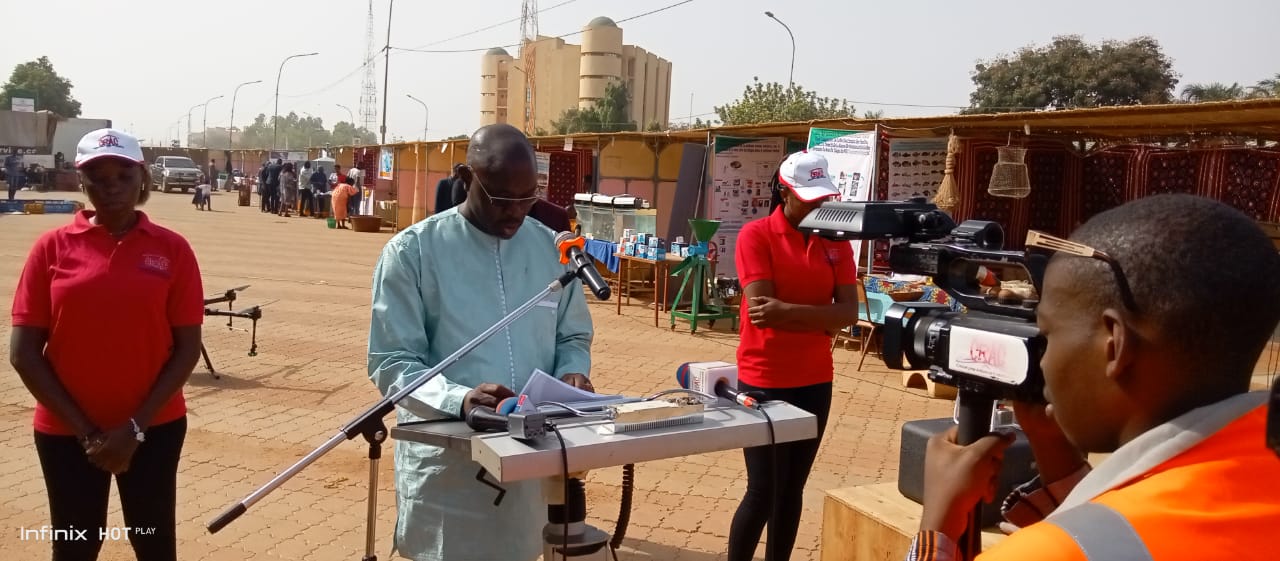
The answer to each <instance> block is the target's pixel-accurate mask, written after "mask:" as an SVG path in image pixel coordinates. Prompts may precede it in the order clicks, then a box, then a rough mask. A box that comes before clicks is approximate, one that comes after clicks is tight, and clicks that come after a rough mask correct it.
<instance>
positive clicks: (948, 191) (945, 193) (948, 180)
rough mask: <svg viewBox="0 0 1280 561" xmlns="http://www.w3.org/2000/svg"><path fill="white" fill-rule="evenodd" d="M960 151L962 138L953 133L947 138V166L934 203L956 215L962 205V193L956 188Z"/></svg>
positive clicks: (948, 212) (934, 197)
mask: <svg viewBox="0 0 1280 561" xmlns="http://www.w3.org/2000/svg"><path fill="white" fill-rule="evenodd" d="M959 152H960V139H959V138H958V137H956V135H955V133H954V132H953V133H951V136H950V138H948V139H947V167H946V170H945V171H944V172H943V174H942V183H940V184H939V185H938V193H937V194H936V195H934V196H933V204H935V205H937V206H938V208H939V209H942V210H944V211H946V212H947V214H950V215H953V216H954V215H955V213H956V209H957V208H958V207H959V206H960V195H959V193H958V191H957V189H956V176H955V169H956V154H957V153H959Z"/></svg>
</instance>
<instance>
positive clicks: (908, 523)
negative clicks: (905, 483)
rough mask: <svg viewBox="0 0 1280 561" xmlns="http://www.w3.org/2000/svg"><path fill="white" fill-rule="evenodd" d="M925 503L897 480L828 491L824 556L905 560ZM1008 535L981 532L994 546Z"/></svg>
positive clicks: (830, 559) (850, 560)
mask: <svg viewBox="0 0 1280 561" xmlns="http://www.w3.org/2000/svg"><path fill="white" fill-rule="evenodd" d="M920 511H921V507H920V505H918V504H916V503H915V502H913V501H912V500H911V499H908V498H906V497H904V496H902V494H901V493H899V492H898V485H897V483H892V482H891V483H877V484H874V485H863V486H859V487H845V488H843V489H832V490H830V491H827V496H826V499H824V501H823V505H822V544H821V559H822V561H884V560H886V559H887V560H890V561H897V560H899V559H905V558H906V556H907V550H908V549H910V547H911V539H912V538H914V537H915V535H916V532H918V531H919V530H920ZM1002 539H1004V534H1002V533H1001V532H1000V531H999V530H996V529H994V528H993V529H990V530H988V531H986V532H983V534H982V547H983V548H984V549H986V548H989V547H991V546H993V545H995V544H996V543H999V541H1000V540H1002Z"/></svg>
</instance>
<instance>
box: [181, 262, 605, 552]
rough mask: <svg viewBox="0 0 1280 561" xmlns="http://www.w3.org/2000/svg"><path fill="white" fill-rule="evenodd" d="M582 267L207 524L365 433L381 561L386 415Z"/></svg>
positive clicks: (370, 532) (371, 519) (225, 519)
mask: <svg viewBox="0 0 1280 561" xmlns="http://www.w3.org/2000/svg"><path fill="white" fill-rule="evenodd" d="M580 270H581V266H572V267H571V268H570V270H569V271H566V272H565V273H564V274H563V275H560V277H559V278H557V279H556V280H554V281H552V282H551V284H548V285H547V287H546V288H544V289H542V292H539V293H538V294H536V295H534V297H533V298H530V299H529V301H528V302H525V303H524V304H523V305H521V306H520V307H519V308H516V309H515V310H514V311H512V312H511V313H510V314H507V316H506V317H504V318H502V319H501V320H499V321H498V323H495V324H493V326H492V327H490V328H488V329H486V330H484V332H482V333H481V334H479V335H477V336H476V338H475V339H472V340H471V341H470V342H468V343H467V344H466V345H463V346H462V348H460V349H458V350H456V351H454V352H453V354H451V355H449V356H448V357H446V358H445V359H444V360H442V361H440V363H439V364H436V365H435V366H433V367H431V369H430V370H427V371H426V372H425V373H424V374H423V375H422V376H420V377H419V378H418V379H417V380H414V381H413V382H412V383H410V384H408V385H406V386H405V387H403V388H401V389H400V391H398V392H396V393H394V394H391V395H389V396H387V397H384V398H382V400H381V401H378V402H377V403H375V404H374V405H373V406H372V407H370V408H369V409H367V410H365V412H364V413H361V414H360V415H359V416H357V417H356V418H355V419H352V420H351V422H349V423H347V424H346V425H344V426H343V427H342V428H341V429H340V430H339V431H338V433H337V434H335V435H333V436H332V437H331V438H329V440H327V441H325V443H324V444H321V445H320V447H319V448H316V449H315V450H312V451H311V453H309V454H307V455H306V456H304V457H303V458H302V459H301V460H298V462H297V463H295V464H293V465H292V466H289V468H288V469H286V470H284V471H283V472H281V473H280V474H279V475H277V476H275V477H274V478H272V479H271V481H268V482H267V483H266V484H265V485H263V486H262V487H259V488H258V489H257V490H255V491H254V492H252V493H249V495H248V496H246V497H245V498H243V499H241V500H240V501H239V502H237V503H235V504H234V505H232V506H231V507H229V508H227V510H225V511H223V513H222V514H219V515H218V517H217V518H214V519H213V520H212V521H210V522H209V524H208V525H206V528H207V529H208V530H209V533H211V534H216V533H217V532H218V531H219V530H221V529H223V528H224V527H226V526H227V524H230V523H231V522H232V521H234V520H235V519H237V518H239V517H240V515H242V514H244V513H245V512H247V511H248V510H249V507H251V506H253V505H254V503H257V502H258V501H260V500H262V498H263V497H266V496H267V495H268V494H270V493H271V492H272V491H274V490H276V488H278V487H280V486H281V485H283V484H284V482H286V481H288V480H289V479H291V478H292V477H293V476H295V475H297V474H298V473H299V472H301V471H302V470H304V469H306V468H307V466H309V465H311V464H312V463H314V462H315V461H316V460H318V459H320V457H321V456H323V455H325V454H326V453H328V452H329V451H330V450H333V449H334V448H336V447H337V446H338V445H339V444H341V443H342V441H344V440H354V439H355V438H356V437H357V436H363V437H364V439H365V441H366V442H368V443H369V500H368V520H367V525H366V528H367V530H366V533H365V550H364V553H365V555H364V557H362V558H361V559H362V561H377V558H378V557H377V556H376V555H374V545H373V542H374V535H375V533H376V525H377V517H376V514H377V508H378V496H377V491H378V460H379V459H380V458H381V457H382V442H383V441H385V440H386V439H387V427H386V425H385V424H383V422H382V418H383V417H385V416H387V415H388V414H389V413H391V412H392V411H395V407H396V404H397V403H399V402H400V400H402V399H404V398H405V397H408V396H409V394H411V393H413V392H414V390H417V389H418V388H420V387H422V385H423V384H425V383H427V381H429V380H431V379H432V378H435V377H436V376H438V375H439V374H440V373H441V372H443V371H444V370H445V369H446V368H448V367H450V366H452V365H453V364H454V363H456V362H458V361H459V360H461V359H462V357H463V356H465V355H466V354H467V353H470V352H471V351H473V350H475V348H476V347H478V346H480V344H481V343H483V342H485V340H487V339H488V338H489V337H492V336H493V335H494V334H496V333H498V332H499V331H502V330H503V329H505V328H506V327H507V326H508V325H511V323H512V322H514V321H516V320H517V319H520V318H521V317H523V316H524V315H525V314H527V313H529V310H532V309H533V308H534V307H535V306H537V305H538V302H541V301H542V299H543V298H546V297H547V296H549V295H551V294H553V293H556V292H559V291H560V290H561V289H563V288H564V287H565V286H567V285H568V284H569V283H570V282H573V279H575V278H577V277H578V276H579V274H580Z"/></svg>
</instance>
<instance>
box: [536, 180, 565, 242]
mask: <svg viewBox="0 0 1280 561" xmlns="http://www.w3.org/2000/svg"><path fill="white" fill-rule="evenodd" d="M544 196H546V192H545V191H542V192H540V193H539V194H538V197H539V198H538V200H537V201H534V203H533V208H530V209H529V218H532V219H534V220H537V221H538V222H541V223H542V224H543V225H544V226H546V227H548V228H551V231H552V232H555V233H557V234H558V233H560V232H569V231H570V227H569V213H568V212H567V211H565V209H564V208H563V207H561V206H560V205H558V204H555V203H553V202H551V201H548V200H546V199H544V198H542V197H544Z"/></svg>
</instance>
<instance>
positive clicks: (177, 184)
mask: <svg viewBox="0 0 1280 561" xmlns="http://www.w3.org/2000/svg"><path fill="white" fill-rule="evenodd" d="M203 179H204V172H203V171H200V168H199V166H196V163H195V162H193V161H191V158H188V157H185V156H160V157H158V158H156V161H155V162H154V163H152V164H151V188H152V190H160V191H164V192H165V193H168V192H169V191H170V190H171V189H182V192H183V193H186V192H187V191H189V190H191V189H193V188H195V187H196V186H197V185H199V184H200V182H201V180H203Z"/></svg>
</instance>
